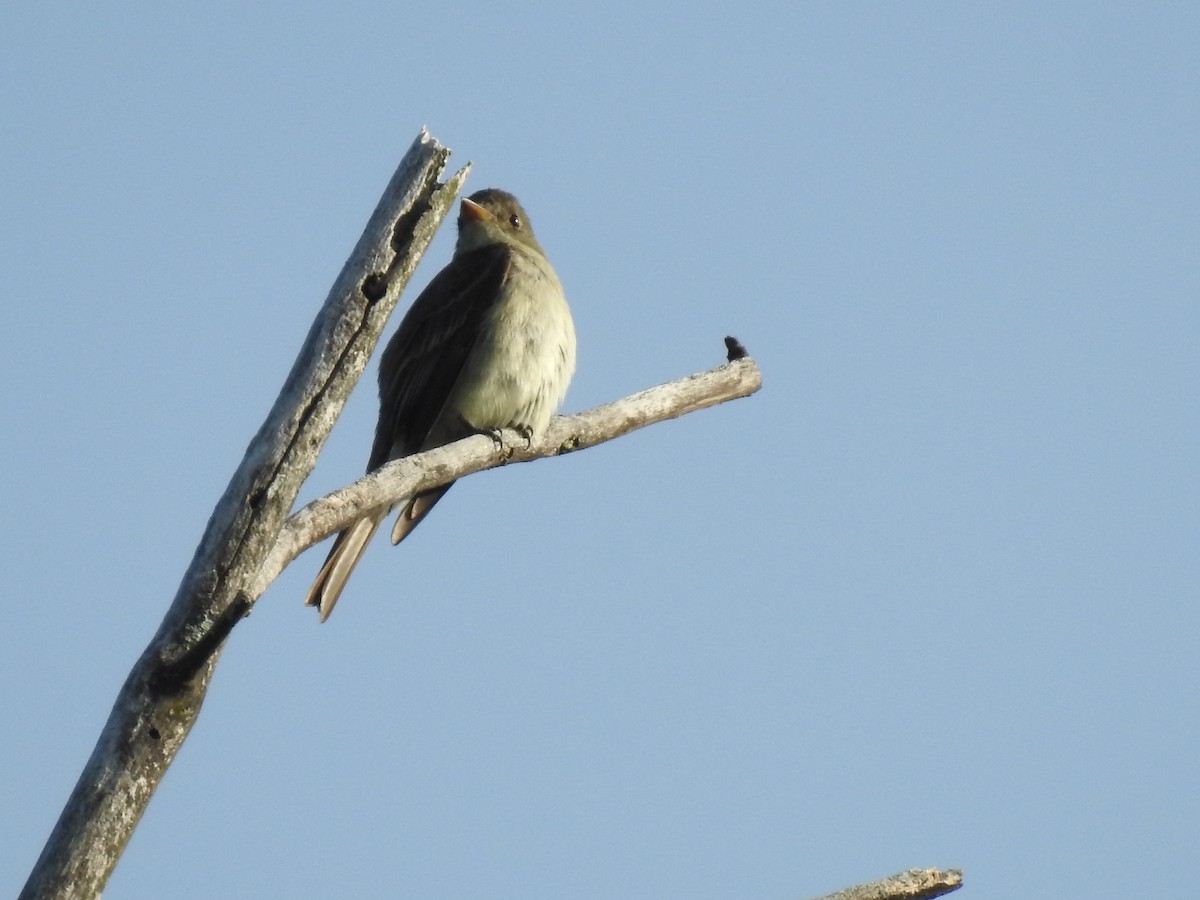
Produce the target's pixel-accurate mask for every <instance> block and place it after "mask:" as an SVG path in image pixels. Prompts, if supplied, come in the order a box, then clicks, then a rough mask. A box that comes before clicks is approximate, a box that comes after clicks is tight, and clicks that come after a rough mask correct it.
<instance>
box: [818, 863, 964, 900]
mask: <svg viewBox="0 0 1200 900" xmlns="http://www.w3.org/2000/svg"><path fill="white" fill-rule="evenodd" d="M962 883H963V876H962V871H961V870H959V869H947V870H945V871H940V870H938V869H909V870H908V871H906V872H898V873H896V874H895V875H892V876H890V877H888V878H881V879H880V880H879V881H872V882H870V883H868V884H860V885H857V886H855V887H851V888H846V889H845V890H844V891H838V892H837V893H836V894H826V895H825V896H824V897H817V898H816V900H927V898H929V897H940V896H942V894H948V893H950V892H951V891H956V890H958V889H959V888H960V887H962Z"/></svg>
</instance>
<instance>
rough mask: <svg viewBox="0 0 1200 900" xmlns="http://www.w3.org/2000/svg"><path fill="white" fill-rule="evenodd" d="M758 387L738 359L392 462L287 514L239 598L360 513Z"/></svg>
mask: <svg viewBox="0 0 1200 900" xmlns="http://www.w3.org/2000/svg"><path fill="white" fill-rule="evenodd" d="M730 355H733V354H730ZM761 386H762V376H761V374H760V373H759V370H758V366H757V365H755V363H754V360H752V359H750V358H749V357H746V356H744V355H743V356H742V357H739V358H737V359H735V360H734V361H732V362H729V363H727V364H725V365H723V366H720V367H718V368H716V369H712V370H710V371H708V372H700V373H697V374H695V375H689V376H688V377H686V378H680V379H678V380H676V381H670V382H667V383H666V384H660V385H658V386H657V387H652V388H649V389H647V390H644V391H641V392H639V393H637V394H633V395H631V396H629V397H625V398H623V399H621V400H616V401H614V402H612V403H607V404H605V405H604V406H597V407H595V408H594V409H589V410H587V411H585V412H581V413H576V414H575V415H572V416H555V417H554V418H553V419H551V420H550V426H549V427H548V428H547V429H546V431H545V433H544V434H541V435H535V436H534V438H533V440H532V441H531V442H528V441H526V440H525V438H524V437H522V436H521V435H520V434H518V433H517V432H516V431H512V430H505V431H504V432H502V435H501V441H500V442H497V441H496V440H493V439H492V438H490V437H488V436H486V435H475V436H473V437H469V438H464V439H463V440H461V441H456V442H455V443H453V444H447V445H446V446H444V447H438V448H436V449H434V450H427V451H426V452H424V453H418V454H414V455H413V456H407V457H405V458H404V459H398V460H396V461H395V462H392V463H389V464H388V465H386V466H384V467H383V468H382V469H379V470H378V471H375V472H372V473H371V474H369V475H366V476H364V477H362V478H360V479H359V480H358V481H356V482H354V484H351V485H349V486H348V487H344V488H341V489H339V490H336V491H333V492H332V493H330V494H326V495H325V496H324V497H320V498H318V499H316V500H313V501H312V502H311V503H309V504H308V505H307V506H305V507H304V508H303V509H300V510H298V511H296V512H295V513H293V514H292V515H291V516H290V517H289V518H288V520H287V522H285V523H284V525H283V529H282V530H281V531H280V534H279V540H278V542H277V543H276V545H275V548H274V549H273V550H272V551H271V553H270V554H269V555H268V556H267V559H266V562H264V563H263V567H262V569H261V570H260V571H259V573H258V577H257V578H255V579H254V581H253V582H251V583H250V584H249V585H247V593H248V594H249V596H250V597H251V599H254V598H257V597H258V596H259V595H260V594H261V593H262V592H263V591H264V590H266V588H267V586H268V585H270V583H271V582H272V581H274V580H275V579H276V578H277V577H278V576H279V573H280V572H282V571H283V569H284V568H285V567H286V566H287V564H288V563H289V562H291V561H292V560H293V559H295V558H296V557H297V556H299V555H300V554H301V553H302V552H304V551H305V550H307V549H308V548H309V547H311V546H312V545H313V544H316V543H318V542H320V541H321V540H323V539H325V538H326V537H328V536H329V535H330V534H332V533H333V532H335V531H340V530H341V529H343V528H345V527H346V526H347V525H349V524H350V523H351V522H353V521H355V520H356V519H358V518H359V517H361V516H362V515H363V514H364V513H365V512H366V511H367V510H370V509H374V508H377V507H380V506H383V505H384V504H391V503H395V502H396V501H398V500H400V499H401V498H403V497H411V496H412V495H413V494H414V493H417V492H418V491H424V490H428V489H429V488H432V487H437V486H438V485H439V484H445V483H446V482H448V481H454V480H455V479H458V478H462V477H464V476H466V475H470V474H472V473H474V472H481V471H483V470H485V469H491V468H494V467H496V466H501V465H506V464H508V463H517V462H529V461H531V460H535V459H542V458H544V457H547V456H559V455H561V454H563V453H570V452H573V451H575V450H583V449H584V448H586V447H593V446H595V445H596V444H600V443H603V442H604V441H611V440H612V439H613V438H616V437H620V436H621V435H623V434H628V433H629V432H631V431H634V430H636V429H638V428H644V427H646V426H647V425H653V424H654V423H656V422H662V421H665V420H667V419H674V418H678V417H679V416H682V415H686V414H687V413H690V412H695V411H696V410H700V409H705V408H706V407H709V406H716V405H717V404H719V403H724V402H726V401H727V400H736V399H737V398H739V397H747V396H749V395H750V394H753V393H754V392H755V391H757V390H758V389H759V388H760V387H761Z"/></svg>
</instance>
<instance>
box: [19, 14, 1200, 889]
mask: <svg viewBox="0 0 1200 900" xmlns="http://www.w3.org/2000/svg"><path fill="white" fill-rule="evenodd" d="M406 6H407V4H397V3H374V4H372V3H357V4H356V3H350V4H313V3H309V4H293V3H286V4H285V3H276V4H270V3H268V4H257V5H255V8H254V9H253V11H251V10H250V9H248V8H247V9H242V8H241V7H240V5H238V6H235V5H233V4H228V5H224V6H221V5H216V6H214V5H212V4H194V5H193V4H157V3H142V4H123V5H121V4H118V5H115V6H114V5H108V8H101V7H100V6H98V5H83V4H37V5H29V6H22V7H20V8H17V7H14V8H13V9H11V10H10V11H9V12H8V13H7V14H6V15H5V16H4V20H5V21H4V23H3V28H0V118H2V120H3V124H2V127H0V154H2V159H0V162H2V170H3V178H2V179H0V190H2V191H3V208H2V210H0V267H2V272H3V280H4V285H5V293H6V296H7V299H6V301H5V304H4V321H5V329H4V347H5V350H4V353H3V354H2V355H0V374H2V377H3V386H4V390H3V392H2V394H0V397H2V399H0V403H2V404H3V410H2V412H3V416H2V419H3V435H2V440H0V461H2V464H0V490H2V492H3V506H4V511H5V512H4V517H3V521H4V540H3V541H2V542H0V563H2V566H3V571H4V573H5V587H4V609H5V622H4V627H3V629H2V631H0V684H3V688H2V689H0V728H3V748H4V756H5V763H4V765H3V766H2V767H0V796H2V798H3V802H2V803H0V895H4V896H11V895H14V894H15V893H16V891H17V889H18V888H19V886H20V885H21V884H22V883H23V882H24V879H25V877H26V875H27V874H28V871H29V869H30V867H31V866H32V864H33V862H34V860H35V858H36V857H37V855H38V852H39V851H40V849H41V847H42V845H43V843H44V841H45V839H46V837H47V835H48V834H49V831H50V829H51V827H52V825H53V823H54V821H55V819H56V818H57V816H58V814H59V811H60V809H61V807H62V804H63V802H64V801H65V799H66V797H67V795H68V793H69V792H70V790H71V788H72V786H73V784H74V782H75V780H76V778H77V776H78V774H79V771H80V769H81V767H82V765H83V763H84V762H85V760H86V759H87V757H88V755H89V753H90V752H91V749H92V747H93V744H94V742H95V740H96V737H97V736H98V734H99V732H100V729H101V726H102V725H103V723H104V721H105V719H106V717H107V716H108V713H109V709H110V707H111V704H112V702H113V700H114V698H115V696H116V693H117V690H118V689H119V687H120V685H121V683H122V681H123V679H124V678H125V675H126V674H127V672H128V671H129V668H130V666H131V665H132V663H133V661H134V659H135V658H136V657H137V655H138V654H139V653H140V652H141V650H142V649H143V648H144V646H145V645H146V643H147V641H148V640H149V639H150V637H151V636H152V634H153V632H154V631H155V629H156V627H157V626H158V624H159V622H160V620H161V617H162V615H163V612H164V610H165V609H166V606H167V604H168V603H169V601H170V599H171V598H172V596H173V595H174V593H175V590H176V587H177V585H178V582H179V579H180V576H181V575H182V573H183V571H184V568H185V567H186V565H187V564H188V562H189V560H190V559H191V556H192V553H193V551H194V549H195V546H196V544H197V541H198V540H199V537H200V535H201V532H202V530H203V528H204V525H205V522H206V521H207V518H208V516H209V514H210V512H211V510H212V507H213V504H214V503H215V501H216V499H217V498H218V497H219V495H220V493H221V492H222V490H223V489H224V487H225V485H226V483H227V481H228V479H229V477H230V475H231V474H232V472H233V471H234V469H235V467H236V466H237V464H238V462H239V460H240V459H241V455H242V452H243V450H244V449H245V447H246V445H247V442H248V441H249V440H250V438H251V436H252V435H253V434H254V432H255V430H256V429H257V428H258V426H259V424H260V423H261V421H262V419H263V417H264V416H265V414H266V411H267V409H268V408H269V406H270V404H271V402H272V401H273V400H274V398H275V396H276V394H277V392H278V391H279V389H280V387H281V385H282V383H283V379H284V376H285V375H286V373H287V371H288V368H289V366H290V365H291V363H292V360H293V359H294V357H295V355H296V352H297V350H298V349H299V346H300V343H301V340H302V338H303V336H304V335H305V333H306V332H307V330H308V328H309V325H310V323H311V322H312V320H313V317H314V315H315V313H316V312H317V310H318V308H319V307H320V305H321V303H322V302H323V300H324V298H325V295H326V292H327V291H328V289H329V286H330V284H331V283H332V281H333V279H334V277H335V276H336V275H337V273H338V271H339V269H340V267H341V265H342V263H343V261H344V260H345V257H346V255H347V253H348V252H349V250H350V248H351V247H352V246H353V245H354V243H355V241H356V240H357V238H358V236H359V234H360V232H361V229H362V226H363V224H364V223H365V221H366V219H367V217H368V216H369V214H370V212H371V210H372V209H373V208H374V205H375V203H376V201H377V200H378V198H379V195H380V192H381V191H382V189H383V187H384V185H385V184H386V183H387V181H388V179H389V177H390V176H391V174H392V172H393V170H394V168H395V166H396V163H397V162H398V160H399V159H400V157H401V155H402V154H403V153H404V151H405V150H406V149H407V147H408V146H409V144H410V143H411V142H412V140H413V138H414V137H415V136H416V134H417V132H418V130H419V129H420V127H421V126H422V125H428V127H429V129H430V131H431V132H432V133H433V134H434V135H435V136H436V137H437V138H438V139H440V140H441V141H442V142H443V143H445V144H446V145H447V146H449V147H450V148H452V149H453V150H454V156H453V159H452V163H453V164H454V165H455V166H456V167H457V166H458V165H462V164H464V163H466V162H468V161H471V162H473V163H474V166H475V168H474V172H473V174H472V176H471V178H470V181H469V183H468V190H478V189H480V188H484V187H492V186H494V187H503V188H505V189H508V190H511V191H512V192H514V193H515V194H517V196H518V197H520V198H521V200H522V201H523V202H524V204H525V206H526V208H527V209H528V211H529V213H530V216H531V219H532V221H533V222H534V224H535V226H536V228H537V232H538V235H539V236H540V238H541V240H542V243H543V245H544V246H545V247H546V249H547V252H548V254H549V256H550V258H551V260H552V261H553V263H554V265H555V267H556V268H557V270H558V272H559V274H560V276H561V278H562V281H563V283H564V285H565V286H566V288H567V293H568V296H569V298H570V301H571V303H572V308H573V310H574V314H575V321H576V325H577V329H578V333H579V347H580V349H579V370H578V374H577V376H576V378H575V381H574V384H573V386H572V389H571V392H570V394H569V396H568V398H567V403H566V408H567V409H568V410H579V409H583V408H586V407H590V406H593V405H596V404H599V403H603V402H606V401H609V400H612V399H615V398H617V397H620V396H624V395H626V394H629V393H632V392H633V391H636V390H639V389H641V388H644V387H648V386H650V385H653V384H657V383H660V382H663V381H667V380H670V379H672V378H676V377H680V376H683V375H687V374H690V373H692V372H696V371H699V370H703V369H707V368H710V367H712V366H715V365H717V364H719V363H720V362H721V361H722V360H723V358H724V357H723V354H724V348H723V345H722V338H723V337H724V336H725V335H726V334H733V335H736V336H737V337H739V338H740V339H741V340H742V341H743V342H744V343H745V345H746V346H747V347H748V348H749V350H750V352H751V353H752V355H753V356H754V357H755V358H756V359H757V361H758V363H759V364H760V366H761V368H762V371H763V374H764V379H765V385H764V387H763V389H762V391H761V392H760V393H759V394H758V395H756V396H754V397H752V398H750V399H747V400H740V401H737V402H736V403H731V404H728V405H726V406H723V407H720V408H718V409H715V410H709V411H705V412H701V413H698V414H695V415H692V416H688V417H686V418H685V419H683V420H680V421H676V422H671V423H667V424H663V425H659V426H656V427H653V428H650V429H648V430H645V431H642V432H639V433H637V434H634V435H631V436H629V437H626V438H622V439H621V440H619V441H616V442H613V443H610V444H607V445H604V446H602V447H599V448H596V449H593V450H589V451H587V452H583V453H578V454H574V455H571V456H569V457H566V458H563V459H558V460H550V461H543V462H538V463H535V464H532V465H524V466H517V467H513V468H510V469H505V470H502V471H499V472H495V473H491V474H485V475H481V476H475V477H472V478H470V479H468V480H467V481H465V482H463V483H462V484H460V485H459V486H458V487H456V488H455V490H454V492H453V493H451V494H450V495H449V496H448V497H447V499H446V500H445V501H444V502H443V503H442V504H441V505H440V506H439V507H438V509H437V512H436V514H435V515H433V516H431V517H430V519H429V520H428V521H427V522H426V523H425V524H424V525H422V526H421V528H420V529H419V530H418V531H417V532H416V534H415V535H414V536H413V538H412V539H411V541H409V542H407V543H405V544H404V545H403V546H402V547H400V548H397V549H393V548H390V547H389V546H387V545H386V542H384V541H380V542H378V543H377V544H376V545H374V546H373V547H372V548H371V550H370V551H369V553H368V555H367V557H366V559H365V560H364V562H363V564H362V566H361V567H360V569H359V571H358V572H357V573H356V575H355V577H354V579H353V580H352V581H351V583H350V586H349V588H348V590H347V593H346V594H345V596H344V597H343V599H342V602H341V604H340V605H339V606H338V609H337V611H336V614H335V615H334V616H333V618H332V619H331V620H330V622H329V623H328V624H326V625H324V626H319V625H318V624H317V619H316V616H315V614H314V613H313V612H312V611H311V610H307V609H305V608H303V606H302V605H301V603H302V599H303V595H304V591H305V589H306V588H307V585H308V583H309V581H310V580H311V578H312V576H313V574H314V572H315V571H316V569H317V567H318V565H319V563H320V561H321V559H322V558H323V556H324V553H325V549H324V547H322V548H320V549H318V550H315V551H313V552H310V553H308V554H306V555H305V556H303V557H302V558H301V559H300V560H298V561H297V562H296V563H294V564H293V565H292V567H291V568H290V569H289V570H288V571H287V572H286V573H285V574H284V575H283V577H281V578H280V579H279V581H278V582H277V583H276V584H275V585H274V586H273V587H272V588H271V590H270V591H269V592H268V593H267V594H266V595H265V596H264V598H263V600H262V602H260V604H259V605H258V607H257V608H256V609H255V611H254V615H253V616H252V617H251V618H250V619H248V620H247V621H246V622H244V623H242V624H241V625H239V627H238V628H237V629H236V631H235V633H234V635H233V637H232V640H231V641H230V644H229V646H228V648H227V650H226V652H225V654H224V657H223V659H222V661H221V664H220V666H219V669H218V671H217V675H216V678H215V680H214V682H213V685H212V689H211V691H210V693H209V697H208V701H207V703H206V705H205V708H204V711H203V713H202V715H201V717H200V719H199V722H198V724H197V726H196V728H195V730H194V731H193V733H192V735H191V737H190V739H189V740H188V742H187V743H186V745H185V746H184V748H183V750H182V751H181V753H180V755H179V757H178V758H177V760H176V762H175V765H174V766H173V767H172V768H171V770H170V772H169V774H168V775H167V777H166V779H165V781H164V782H163V784H162V786H161V788H160V790H159V791H158V793H157V795H156V796H155V798H154V800H153V802H152V803H151V805H150V807H149V810H148V812H147V814H146V816H145V818H144V819H143V821H142V823H141V826H140V827H139V828H138V830H137V832H136V834H135V835H134V837H133V840H132V842H131V843H130V845H129V848H128V851H127V852H126V853H125V856H124V858H123V859H122V861H121V863H120V865H119V866H118V867H117V870H116V873H115V875H114V877H113V879H112V881H111V882H110V885H109V890H108V891H107V892H106V896H110V897H113V898H127V897H131V898H151V897H167V896H169V897H175V898H211V897H270V898H274V897H279V898H285V897H286V898H306V897H312V898H324V897H334V896H347V897H392V896H400V895H403V896H412V897H423V898H438V897H446V898H451V897H571V898H612V897H646V898H659V897H688V898H697V897H712V898H729V897H746V898H794V897H808V896H813V895H816V894H820V893H824V892H827V891H832V890H835V889H838V888H840V887H844V886H846V885H849V884H853V883H856V882H861V881H865V880H870V879H873V878H877V877H882V876H884V875H887V874H890V873H892V872H894V871H897V870H900V869H904V868H907V867H910V866H939V867H950V866H959V867H962V868H963V869H964V870H965V873H966V882H967V887H966V888H965V893H963V894H961V895H960V896H964V897H971V898H974V900H992V898H1011V897H1018V896H1024V897H1057V898H1068V897H1092V898H1108V897H1112V898H1117V897H1122V898H1124V897H1130V896H1163V897H1167V896H1177V897H1178V896H1187V895H1188V894H1189V893H1190V892H1191V891H1192V890H1194V886H1195V875H1194V866H1195V856H1196V850H1197V848H1198V847H1200V824H1198V823H1200V762H1198V747H1200V722H1198V717H1197V684H1198V683H1200V662H1198V653H1197V643H1198V636H1200V610H1198V604H1197V599H1198V597H1197V594H1198V588H1197V585H1198V584H1200V566H1198V564H1197V549H1198V543H1200V476H1198V474H1197V472H1198V463H1200V407H1198V403H1197V394H1198V388H1200V264H1198V259H1200V254H1198V251H1200V162H1198V158H1200V103H1198V98H1200V10H1198V8H1197V7H1196V5H1195V4H1189V3H1177V4H1176V3H1161V4H1128V5H1115V4H1100V3H1080V4H1045V3H1028V4H1019V3H1016V4H1015V3H1004V4H950V3H939V4H915V3H914V4H860V5H854V4H847V3H830V4H822V5H813V4H791V3H787V4H783V3H781V4H777V5H771V4H753V3H751V4H739V5H734V4H729V5H724V4H713V3H701V4H688V5H686V6H684V5H680V6H678V7H677V8H676V9H675V10H674V11H656V10H655V9H654V5H653V4H643V3H639V4H625V3H610V4H603V5H601V4H585V5H574V6H568V5H566V4H562V5H548V4H547V5H541V6H538V5H522V4H517V5H513V4H494V3H489V4H477V5H476V4H459V5H455V4H426V5H424V6H421V7H417V6H415V5H414V6H413V8H411V9H406V8H405V7H406ZM452 238H453V235H452V229H450V228H447V229H446V230H444V231H443V232H442V233H441V234H440V235H439V236H438V238H437V240H436V241H435V243H434V245H433V247H432V248H431V251H430V253H429V255H428V256H427V258H426V260H425V262H424V263H423V264H422V266H421V268H420V270H419V271H418V275H417V279H416V281H415V282H414V284H413V286H412V292H411V293H410V294H409V295H408V297H406V298H402V299H401V309H403V308H404V307H405V306H406V305H407V303H408V302H410V300H411V298H412V297H414V296H415V295H416V290H418V289H419V288H420V287H422V286H423V285H424V284H425V283H426V282H427V281H428V279H429V278H430V277H432V275H433V273H434V272H435V271H436V270H437V269H438V268H439V267H440V266H442V265H443V264H444V263H445V262H446V260H447V259H448V258H449V255H450V251H451V248H452V245H453V240H452ZM397 321H398V319H397ZM389 333H390V332H389ZM374 378H375V365H374V363H372V365H371V367H370V369H369V370H368V374H367V376H366V377H365V378H364V380H363V382H362V383H361V384H360V386H359V388H358V389H357V390H356V391H355V393H354V395H353V397H352V399H351V402H350V404H349V405H348V407H347V410H346V413H345V415H344V416H343V417H342V419H341V421H340V422H339V423H338V426H337V428H336V429H335V431H334V434H333V436H332V438H331V439H330V441H329V443H328V444H327V446H326V449H325V452H324V454H323V456H322V458H321V462H320V464H319V465H318V467H317V469H316V471H315V473H314V475H313V477H312V478H311V479H310V480H309V482H308V483H307V484H306V485H305V488H304V492H303V496H302V499H303V500H307V499H311V498H312V497H314V496H317V495H319V494H321V493H324V492H326V491H328V490H331V489H333V488H335V487H338V486H340V485H342V484H344V483H347V482H349V481H351V480H353V479H354V478H355V477H357V476H358V475H359V474H360V473H361V470H362V467H363V465H364V464H365V461H366V457H367V453H368V450H369V447H370V442H371V436H372V429H373V427H374V420H375V415H376V400H375V388H374Z"/></svg>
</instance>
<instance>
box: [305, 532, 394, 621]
mask: <svg viewBox="0 0 1200 900" xmlns="http://www.w3.org/2000/svg"><path fill="white" fill-rule="evenodd" d="M385 515H386V513H380V514H379V515H377V516H373V517H371V518H367V519H359V520H358V521H357V522H355V523H354V524H353V525H351V526H350V527H349V528H347V529H346V530H345V531H343V532H342V533H341V534H339V535H338V536H337V540H336V541H334V542H333V547H331V548H330V550H329V555H328V556H327V557H325V565H323V566H321V571H320V572H318V573H317V577H316V579H315V580H314V581H313V584H312V587H310V588H309V589H308V597H306V598H305V600H304V604H305V605H306V606H316V607H318V608H319V609H320V611H321V621H322V622H324V621H325V620H326V619H328V618H329V614H330V613H331V612H333V605H334V604H335V603H337V602H338V597H340V596H341V595H342V588H344V587H345V586H346V580H347V579H348V578H349V577H350V573H351V572H353V571H354V567H355V565H357V563H358V561H359V560H360V559H361V558H362V555H363V551H364V550H366V549H367V544H369V543H370V542H371V537H372V535H374V534H375V529H376V528H378V527H379V523H380V522H382V521H383V518H384V516H385Z"/></svg>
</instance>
